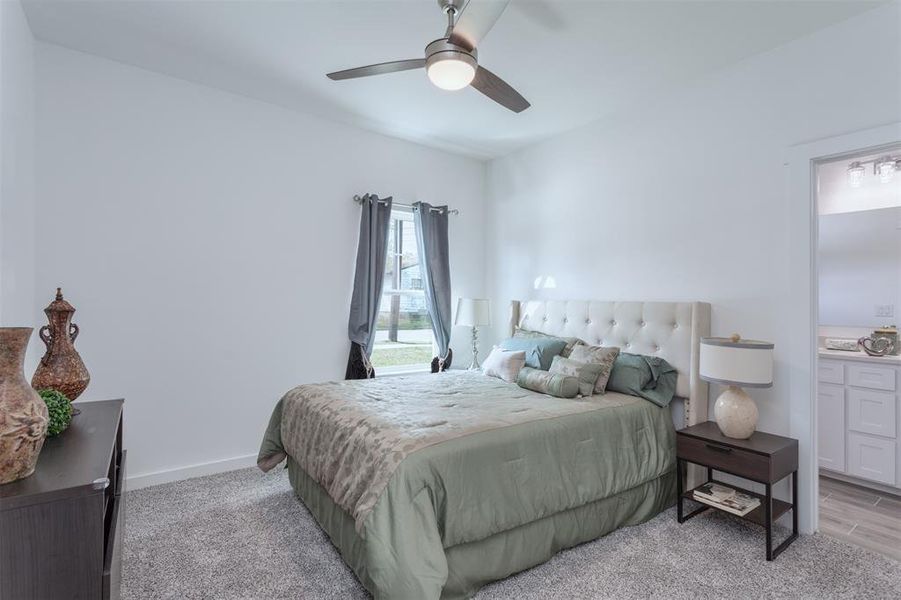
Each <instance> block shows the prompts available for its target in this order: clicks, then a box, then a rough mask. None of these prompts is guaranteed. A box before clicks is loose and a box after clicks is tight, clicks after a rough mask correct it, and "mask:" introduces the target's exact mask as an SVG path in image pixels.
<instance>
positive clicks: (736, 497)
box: [692, 483, 760, 517]
mask: <svg viewBox="0 0 901 600" xmlns="http://www.w3.org/2000/svg"><path fill="white" fill-rule="evenodd" d="M692 496H694V499H695V500H697V501H698V502H701V503H703V504H708V505H710V506H714V507H716V508H719V509H720V510H724V511H726V512H729V513H732V514H733V515H738V516H740V517H743V516H745V515H746V514H748V513H749V512H751V511H752V510H754V509H755V508H757V507H758V506H760V499H759V498H755V497H753V496H749V495H747V494H743V493H742V492H739V491H737V490H734V489H732V488H730V487H728V486H725V485H719V484H717V483H705V484H704V485H702V486H700V487H698V488H696V489H695V491H694V493H693V494H692Z"/></svg>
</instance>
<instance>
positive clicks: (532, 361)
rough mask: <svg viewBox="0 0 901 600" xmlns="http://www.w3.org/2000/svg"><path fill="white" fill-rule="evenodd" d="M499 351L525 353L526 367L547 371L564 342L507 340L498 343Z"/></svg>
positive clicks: (550, 339)
mask: <svg viewBox="0 0 901 600" xmlns="http://www.w3.org/2000/svg"><path fill="white" fill-rule="evenodd" d="M500 347H501V350H516V351H520V350H522V351H524V352H525V353H526V366H527V367H532V368H533V369H541V370H542V371H547V370H548V369H550V368H551V361H553V360H554V357H555V356H557V355H559V354H560V353H561V352H563V348H565V347H566V340H561V339H560V338H551V337H549V338H516V337H512V338H507V339H505V340H504V341H502V342H501V343H500Z"/></svg>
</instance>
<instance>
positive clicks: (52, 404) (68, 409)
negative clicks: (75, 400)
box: [38, 390, 72, 437]
mask: <svg viewBox="0 0 901 600" xmlns="http://www.w3.org/2000/svg"><path fill="white" fill-rule="evenodd" d="M38 394H40V396H41V398H43V399H44V404H46V405H47V411H48V412H49V413H50V422H49V423H48V424H47V437H53V436H55V435H59V434H61V433H62V432H64V431H65V430H66V428H67V427H68V426H69V422H70V421H71V420H72V402H70V401H69V399H68V398H66V395H65V394H63V393H62V392H58V391H56V390H41V391H39V392H38Z"/></svg>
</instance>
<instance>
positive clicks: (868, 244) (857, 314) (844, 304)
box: [818, 208, 901, 329]
mask: <svg viewBox="0 0 901 600" xmlns="http://www.w3.org/2000/svg"><path fill="white" fill-rule="evenodd" d="M818 261H819V262H818V266H819V286H820V289H819V291H820V293H819V301H820V311H819V321H820V324H821V325H837V326H843V327H867V328H870V329H872V328H873V327H878V326H881V325H888V324H891V323H895V322H896V321H897V319H896V318H895V317H894V316H892V317H879V316H876V310H875V307H876V305H892V306H893V307H894V310H898V309H899V308H901V297H899V293H901V208H883V209H880V210H864V211H859V212H849V213H840V214H831V215H820V217H819V256H818Z"/></svg>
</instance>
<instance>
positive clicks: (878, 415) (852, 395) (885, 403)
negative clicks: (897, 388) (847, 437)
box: [848, 388, 895, 438]
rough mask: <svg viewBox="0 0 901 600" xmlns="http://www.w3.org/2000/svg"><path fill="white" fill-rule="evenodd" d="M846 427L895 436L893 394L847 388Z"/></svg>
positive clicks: (874, 433)
mask: <svg viewBox="0 0 901 600" xmlns="http://www.w3.org/2000/svg"><path fill="white" fill-rule="evenodd" d="M848 429H852V430H854V431H860V432H862V433H872V434H873V435H882V436H885V437H890V438H893V437H895V394H894V393H893V392H880V391H876V390H865V389H861V388H848Z"/></svg>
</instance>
